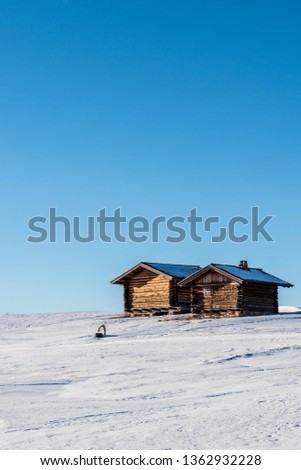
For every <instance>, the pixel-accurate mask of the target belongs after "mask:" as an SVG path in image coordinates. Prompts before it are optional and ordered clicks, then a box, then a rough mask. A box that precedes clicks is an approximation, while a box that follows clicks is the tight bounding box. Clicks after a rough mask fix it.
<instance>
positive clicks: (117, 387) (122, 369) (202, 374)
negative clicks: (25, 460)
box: [0, 312, 301, 449]
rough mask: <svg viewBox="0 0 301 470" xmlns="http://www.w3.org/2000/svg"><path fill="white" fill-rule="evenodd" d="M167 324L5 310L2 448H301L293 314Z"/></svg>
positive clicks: (298, 326) (299, 341)
mask: <svg viewBox="0 0 301 470" xmlns="http://www.w3.org/2000/svg"><path fill="white" fill-rule="evenodd" d="M104 320H105V323H106V324H107V328H108V331H107V333H108V336H107V337H106V338H104V339H96V338H95V337H94V332H95V331H96V330H97V327H98V326H99V325H100V324H101V323H102V322H103V321H104ZM162 320H163V318H159V317H153V318H141V319H109V315H107V314H101V313H97V312H92V313H91V312H87V313H64V314H43V315H1V316H0V324H1V326H0V339H1V343H0V353H1V362H0V403H1V406H0V442H1V448H2V449H201V448H203V449H231V448H232V449H233V448H240V449H243V448H245V449H248V448H249V449H301V361H300V356H301V337H300V331H301V315H300V314H298V313H291V314H286V315H277V316H266V317H258V318H241V319H223V320H192V321H189V320H179V321H162Z"/></svg>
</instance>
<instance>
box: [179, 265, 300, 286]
mask: <svg viewBox="0 0 301 470" xmlns="http://www.w3.org/2000/svg"><path fill="white" fill-rule="evenodd" d="M210 269H213V270H214V271H217V272H220V273H222V274H225V275H226V276H227V277H231V278H232V279H235V280H237V281H240V282H258V283H264V284H274V285H277V286H283V287H293V284H290V283H289V282H286V281H283V280H282V279H280V278H279V277H276V276H273V275H272V274H268V273H266V272H265V271H263V270H262V269H259V268H248V269H243V268H239V267H238V266H234V265H230V264H215V263H212V264H208V266H205V267H204V268H202V269H199V270H198V271H197V272H195V273H193V274H192V275H191V276H189V277H187V278H186V279H183V280H182V281H180V282H179V285H180V286H186V285H187V284H189V283H190V282H191V281H193V280H194V279H196V278H198V277H200V276H202V275H203V274H205V273H206V272H207V271H209V270H210Z"/></svg>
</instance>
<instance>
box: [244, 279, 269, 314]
mask: <svg viewBox="0 0 301 470" xmlns="http://www.w3.org/2000/svg"><path fill="white" fill-rule="evenodd" d="M239 307H240V309H241V310H242V314H243V315H250V314H252V315H264V314H267V315H268V314H273V313H278V289H277V286H274V285H270V284H259V283H258V284H256V283H249V284H243V285H242V286H241V293H240V298H239Z"/></svg>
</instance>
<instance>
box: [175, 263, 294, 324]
mask: <svg viewBox="0 0 301 470" xmlns="http://www.w3.org/2000/svg"><path fill="white" fill-rule="evenodd" d="M179 286H181V287H186V288H187V287H189V286H190V288H191V312H192V314H193V315H196V316H201V317H211V318H212V317H233V316H248V315H269V314H275V313H278V286H283V287H292V284H290V283H288V282H286V281H283V280H282V279H279V278H277V277H275V276H272V275H271V274H268V273H266V272H265V271H263V270H262V269H258V268H249V267H248V263H247V261H241V262H240V264H239V266H233V265H223V264H209V265H208V266H206V267H204V268H202V269H199V270H198V271H196V272H195V273H193V274H192V275H190V276H188V277H187V278H186V279H183V280H182V281H180V282H179Z"/></svg>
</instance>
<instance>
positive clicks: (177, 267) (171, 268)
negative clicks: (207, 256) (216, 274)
mask: <svg viewBox="0 0 301 470" xmlns="http://www.w3.org/2000/svg"><path fill="white" fill-rule="evenodd" d="M144 264H147V265H148V266H151V267H152V268H154V269H157V270H158V271H161V273H164V274H168V275H169V276H172V277H179V278H181V279H184V278H185V277H188V276H191V274H193V273H195V272H196V271H198V270H199V269H201V266H198V265H194V264H165V263H148V262H144Z"/></svg>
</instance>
